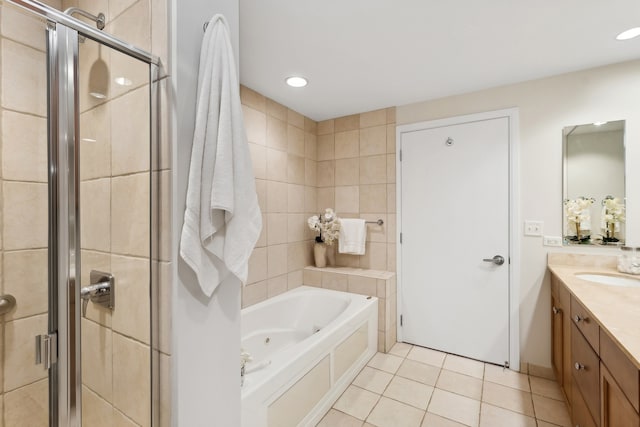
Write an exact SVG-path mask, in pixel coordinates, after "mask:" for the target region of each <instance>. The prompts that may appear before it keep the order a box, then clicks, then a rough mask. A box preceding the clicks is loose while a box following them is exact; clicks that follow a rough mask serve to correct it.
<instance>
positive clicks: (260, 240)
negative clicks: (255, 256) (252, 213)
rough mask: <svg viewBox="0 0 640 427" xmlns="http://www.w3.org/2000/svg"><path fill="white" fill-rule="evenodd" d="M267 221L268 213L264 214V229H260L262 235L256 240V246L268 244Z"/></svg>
mask: <svg viewBox="0 0 640 427" xmlns="http://www.w3.org/2000/svg"><path fill="white" fill-rule="evenodd" d="M266 223H267V214H262V230H260V236H258V241H257V242H256V247H257V248H259V247H264V246H267V227H265V226H264V224H266Z"/></svg>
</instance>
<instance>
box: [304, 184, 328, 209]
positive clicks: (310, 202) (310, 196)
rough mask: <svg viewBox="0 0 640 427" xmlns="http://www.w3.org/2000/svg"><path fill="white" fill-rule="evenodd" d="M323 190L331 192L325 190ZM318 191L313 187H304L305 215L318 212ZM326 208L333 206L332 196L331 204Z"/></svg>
mask: <svg viewBox="0 0 640 427" xmlns="http://www.w3.org/2000/svg"><path fill="white" fill-rule="evenodd" d="M324 190H333V189H330V188H326V189H324ZM319 192H320V189H317V188H315V187H308V186H305V187H304V210H305V212H306V213H310V212H317V211H318V193H319ZM327 206H333V196H332V197H331V204H330V205H327Z"/></svg>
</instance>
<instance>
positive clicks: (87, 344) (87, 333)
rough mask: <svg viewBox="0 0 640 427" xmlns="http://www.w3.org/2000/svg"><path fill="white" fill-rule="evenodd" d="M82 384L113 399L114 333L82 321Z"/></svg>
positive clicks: (108, 398) (106, 397)
mask: <svg viewBox="0 0 640 427" xmlns="http://www.w3.org/2000/svg"><path fill="white" fill-rule="evenodd" d="M81 334H82V336H81V339H82V347H81V351H80V354H81V356H82V384H83V385H85V386H86V387H89V388H90V389H91V390H93V391H94V392H95V393H98V394H99V395H100V396H102V398H103V399H107V400H108V401H109V402H111V401H112V399H113V333H112V332H111V329H109V328H105V327H104V326H100V325H98V324H97V323H94V322H92V321H91V320H88V319H82V326H81Z"/></svg>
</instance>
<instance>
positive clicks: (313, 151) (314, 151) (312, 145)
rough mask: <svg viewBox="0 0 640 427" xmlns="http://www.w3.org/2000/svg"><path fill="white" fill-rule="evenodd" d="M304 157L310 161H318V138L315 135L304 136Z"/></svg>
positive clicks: (307, 134)
mask: <svg viewBox="0 0 640 427" xmlns="http://www.w3.org/2000/svg"><path fill="white" fill-rule="evenodd" d="M304 156H305V157H306V158H307V159H310V160H318V137H317V136H316V135H315V134H312V133H309V132H305V134H304Z"/></svg>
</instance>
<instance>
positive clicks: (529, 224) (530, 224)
mask: <svg viewBox="0 0 640 427" xmlns="http://www.w3.org/2000/svg"><path fill="white" fill-rule="evenodd" d="M543 225H544V222H542V221H525V222H524V235H525V236H542V227H543Z"/></svg>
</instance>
